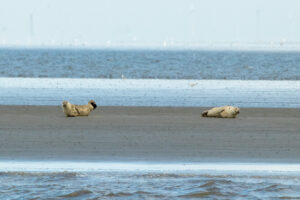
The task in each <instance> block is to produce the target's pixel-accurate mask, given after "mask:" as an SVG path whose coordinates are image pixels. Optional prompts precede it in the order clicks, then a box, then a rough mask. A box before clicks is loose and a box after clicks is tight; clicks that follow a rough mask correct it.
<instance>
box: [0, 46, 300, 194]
mask: <svg viewBox="0 0 300 200" xmlns="http://www.w3.org/2000/svg"><path fill="white" fill-rule="evenodd" d="M299 59H300V53H299V52H230V51H226V52H222V51H136V50H134V51H133V50H131V51H118V50H114V51H106V50H63V49H60V50H54V49H53V50H49V49H42V50H41V49H34V50H33V49H31V50H26V49H1V50H0V76H1V78H0V105H57V106H58V105H60V103H61V101H62V100H69V101H71V102H72V103H77V104H83V103H86V102H87V100H89V99H94V100H95V101H96V102H97V104H99V105H100V106H106V105H109V106H116V105H117V106H205V107H206V106H207V107H210V106H217V105H227V104H230V105H236V106H241V107H275V108H276V107H281V108H299V107H300V83H299V81H298V80H299V77H300V67H299V63H300V60H299ZM0 128H1V127H0ZM196 198H204V199H299V198H300V165H299V164H289V163H281V164H274V163H273V164H268V163H265V164H262V163H118V162H117V161H116V162H114V163H102V162H101V161H99V162H93V163H89V162H67V161H65V162H64V161H60V162H54V161H53V162H46V161H43V162H39V161H11V160H10V161H5V160H0V199H196Z"/></svg>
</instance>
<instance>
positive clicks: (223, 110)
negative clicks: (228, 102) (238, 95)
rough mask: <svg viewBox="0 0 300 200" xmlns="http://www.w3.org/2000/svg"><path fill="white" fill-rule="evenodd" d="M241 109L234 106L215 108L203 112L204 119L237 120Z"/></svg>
mask: <svg viewBox="0 0 300 200" xmlns="http://www.w3.org/2000/svg"><path fill="white" fill-rule="evenodd" d="M239 113H240V109H239V108H238V107H234V106H223V107H214V108H212V109H210V110H206V111H204V112H202V117H218V118H235V117H236V116H237V115H238V114H239Z"/></svg>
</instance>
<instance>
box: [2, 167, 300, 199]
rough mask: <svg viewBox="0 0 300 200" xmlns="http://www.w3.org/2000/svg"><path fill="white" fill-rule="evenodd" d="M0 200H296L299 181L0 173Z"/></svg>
mask: <svg viewBox="0 0 300 200" xmlns="http://www.w3.org/2000/svg"><path fill="white" fill-rule="evenodd" d="M0 183H1V184H0V198H1V199H199V198H203V199H270V200H271V199H272V200H273V199H299V198H300V175H299V174H293V173H291V174H280V173H279V174H276V173H271V174H268V173H265V174H262V173H257V174H253V173H201V172H200V173H199V172H147V171H145V172H143V171H142V172H139V171H135V172H120V171H117V172H114V171H106V172H0Z"/></svg>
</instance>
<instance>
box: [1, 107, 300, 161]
mask: <svg viewBox="0 0 300 200" xmlns="http://www.w3.org/2000/svg"><path fill="white" fill-rule="evenodd" d="M205 109H206V108H174V107H99V109H96V110H95V111H93V112H92V113H91V115H90V116H89V117H77V118H67V117H65V116H64V115H63V112H62V111H61V108H60V107H59V106H0V113H1V114H0V136H1V140H0V159H1V160H75V161H141V162H142V161H146V162H148V161H158V162H288V163H297V162H300V156H299V155H300V109H279V108H278V109H272V108H264V109H261V108H242V109H241V113H240V115H239V116H238V118H237V119H215V118H202V117H201V112H202V111H203V110H205Z"/></svg>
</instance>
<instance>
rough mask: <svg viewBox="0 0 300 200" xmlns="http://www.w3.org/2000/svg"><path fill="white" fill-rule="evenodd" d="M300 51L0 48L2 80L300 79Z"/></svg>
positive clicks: (0, 74)
mask: <svg viewBox="0 0 300 200" xmlns="http://www.w3.org/2000/svg"><path fill="white" fill-rule="evenodd" d="M299 63H300V52H264V51H258V52H255V51H191V50H190V51H188V50H186V51H159V50H92V49H90V50H88V49H85V50H82V49H77V50H71V49H69V50H68V49H0V77H65V78H66V77H69V78H121V77H126V78H131V79H140V78H141V79H149V78H150V79H238V80H240V79H242V80H300V66H299Z"/></svg>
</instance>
